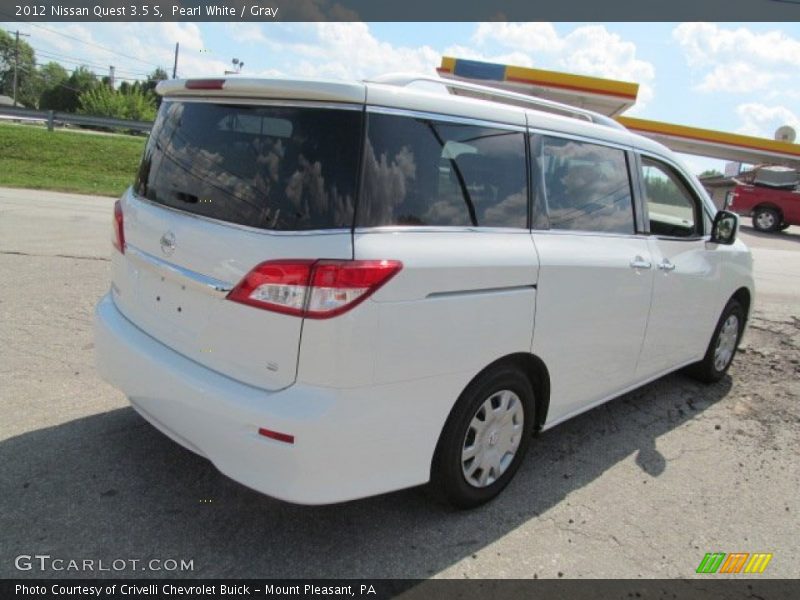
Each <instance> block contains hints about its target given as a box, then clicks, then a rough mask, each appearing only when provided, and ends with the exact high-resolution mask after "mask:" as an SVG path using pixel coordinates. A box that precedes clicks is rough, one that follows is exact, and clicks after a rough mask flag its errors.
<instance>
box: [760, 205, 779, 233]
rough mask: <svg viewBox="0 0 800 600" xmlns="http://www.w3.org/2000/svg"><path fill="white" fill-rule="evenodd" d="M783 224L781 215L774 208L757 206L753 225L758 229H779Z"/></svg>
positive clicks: (765, 230) (766, 230)
mask: <svg viewBox="0 0 800 600" xmlns="http://www.w3.org/2000/svg"><path fill="white" fill-rule="evenodd" d="M780 226H781V216H780V215H779V214H778V211H777V210H775V209H774V208H766V207H764V208H757V209H756V210H755V212H754V213H753V227H754V228H755V229H757V230H758V231H764V232H772V231H777V230H778V228H779V227H780Z"/></svg>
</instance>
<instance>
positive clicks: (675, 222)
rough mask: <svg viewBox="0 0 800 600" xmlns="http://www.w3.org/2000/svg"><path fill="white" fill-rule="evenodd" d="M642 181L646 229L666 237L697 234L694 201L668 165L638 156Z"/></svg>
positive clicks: (697, 212)
mask: <svg viewBox="0 0 800 600" xmlns="http://www.w3.org/2000/svg"><path fill="white" fill-rule="evenodd" d="M642 181H644V189H645V200H646V202H647V215H648V218H649V219H650V233H653V234H655V235H663V236H670V237H694V236H697V235H699V234H700V231H702V226H701V224H700V220H699V219H698V218H697V215H698V214H699V212H700V207H699V204H698V201H697V199H696V198H695V197H694V195H693V194H692V193H691V192H690V191H689V188H688V187H687V185H686V184H685V183H684V182H683V180H682V179H681V178H680V176H678V174H677V173H675V171H674V170H673V169H672V167H669V166H667V165H665V164H662V163H659V162H657V161H655V160H652V159H650V158H646V157H642Z"/></svg>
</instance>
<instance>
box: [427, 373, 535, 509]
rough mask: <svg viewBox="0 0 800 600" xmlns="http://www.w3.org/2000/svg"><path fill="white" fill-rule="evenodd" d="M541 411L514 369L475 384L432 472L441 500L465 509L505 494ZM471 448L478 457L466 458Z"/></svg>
mask: <svg viewBox="0 0 800 600" xmlns="http://www.w3.org/2000/svg"><path fill="white" fill-rule="evenodd" d="M535 406H536V404H535V399H534V393H533V388H532V387H531V383H530V381H529V380H528V378H527V377H526V376H525V375H524V374H523V373H522V372H521V371H520V370H519V369H518V368H516V367H514V366H511V365H501V366H498V367H496V368H493V369H492V370H490V371H487V372H486V373H484V374H482V375H480V376H479V377H478V378H477V379H475V380H474V381H473V382H472V383H470V385H469V386H468V387H467V388H466V389H465V390H464V392H462V394H461V396H460V397H459V399H458V401H457V402H456V405H455V407H454V408H453V410H452V412H451V413H450V416H449V417H448V419H447V422H446V423H445V426H444V429H443V430H442V434H441V436H440V438H439V443H438V444H437V447H436V453H435V455H434V459H433V464H432V467H431V488H432V490H433V491H434V493H435V495H436V496H438V497H439V498H441V499H443V500H445V501H446V502H447V503H449V504H450V505H452V506H454V507H456V508H462V509H463V508H474V507H476V506H480V505H481V504H484V503H486V502H488V501H489V500H491V499H492V498H494V497H495V496H497V495H498V494H499V493H500V492H501V491H503V488H505V487H506V485H508V483H509V482H510V481H511V479H512V478H513V477H514V474H515V473H516V472H517V469H518V468H519V465H520V463H521V462H522V459H523V457H524V456H525V452H526V451H527V449H528V445H529V444H530V439H531V437H532V432H533V424H534V422H535V419H536V410H535ZM481 415H483V420H481ZM470 448H474V449H475V452H474V456H473V457H471V458H470V457H469V456H467V458H465V457H464V456H465V449H466V453H467V454H468V453H469V449H470Z"/></svg>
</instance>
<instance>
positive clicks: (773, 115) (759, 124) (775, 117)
mask: <svg viewBox="0 0 800 600" xmlns="http://www.w3.org/2000/svg"><path fill="white" fill-rule="evenodd" d="M736 114H737V116H738V117H739V119H741V122H742V126H741V127H739V129H738V132H739V133H744V134H746V135H755V136H759V137H767V138H772V137H773V136H774V134H775V130H776V129H777V128H778V127H780V126H781V125H790V126H792V127H794V129H795V131H800V117H798V115H797V113H795V112H793V111H792V110H790V109H788V108H787V107H785V106H781V105H775V106H767V105H766V104H761V103H759V102H748V103H745V104H740V105H739V106H737V107H736Z"/></svg>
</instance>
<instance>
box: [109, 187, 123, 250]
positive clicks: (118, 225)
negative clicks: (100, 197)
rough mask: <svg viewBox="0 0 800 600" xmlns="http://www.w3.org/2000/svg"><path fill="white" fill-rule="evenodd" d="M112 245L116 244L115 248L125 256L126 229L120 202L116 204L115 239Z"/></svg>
mask: <svg viewBox="0 0 800 600" xmlns="http://www.w3.org/2000/svg"><path fill="white" fill-rule="evenodd" d="M111 243H112V244H114V248H116V249H117V250H119V251H120V252H122V253H123V254H125V227H124V222H123V218H122V205H121V204H120V202H119V200H117V201H116V202H115V203H114V237H113V238H112V240H111Z"/></svg>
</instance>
